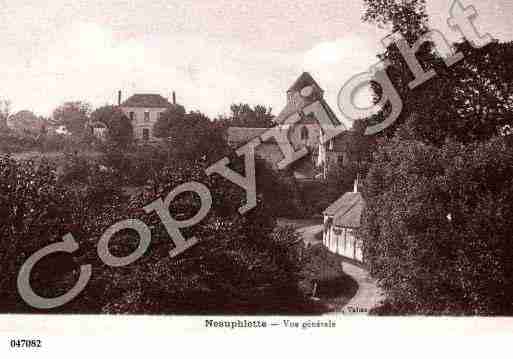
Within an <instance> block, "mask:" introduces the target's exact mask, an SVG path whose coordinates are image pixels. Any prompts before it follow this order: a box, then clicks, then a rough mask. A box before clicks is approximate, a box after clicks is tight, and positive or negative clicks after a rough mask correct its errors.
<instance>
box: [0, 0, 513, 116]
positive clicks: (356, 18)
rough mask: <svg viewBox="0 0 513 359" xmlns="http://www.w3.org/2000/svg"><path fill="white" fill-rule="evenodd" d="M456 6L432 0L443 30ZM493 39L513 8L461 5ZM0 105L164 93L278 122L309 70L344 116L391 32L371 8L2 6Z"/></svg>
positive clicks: (33, 106)
mask: <svg viewBox="0 0 513 359" xmlns="http://www.w3.org/2000/svg"><path fill="white" fill-rule="evenodd" d="M451 3H452V0H450V1H449V0H428V12H429V15H430V22H431V26H432V27H433V28H436V29H439V30H440V31H442V32H443V33H444V34H446V36H447V37H448V38H451V39H456V38H457V35H456V34H455V33H454V32H453V31H452V30H449V29H448V27H447V25H446V21H447V18H448V17H449V8H450V5H451ZM462 3H463V4H464V5H474V6H475V7H476V9H477V11H478V13H479V16H478V18H477V19H476V21H475V24H476V27H477V28H478V29H479V31H480V32H482V33H486V32H488V33H490V34H491V35H492V36H493V37H494V38H497V39H499V40H502V41H509V40H511V39H512V37H513V22H512V21H511V14H512V13H513V2H512V1H511V0H479V1H477V0H473V1H469V0H462ZM0 5H1V7H0V39H1V40H2V41H1V42H0V54H1V55H0V56H1V58H2V61H1V62H0V99H2V100H3V99H8V100H10V101H11V103H12V107H13V110H14V111H17V110H24V109H27V110H31V111H34V112H36V113H37V114H40V115H44V116H47V115H50V114H51V112H52V110H53V109H54V108H55V107H56V106H58V105H59V104H61V103H63V102H64V101H76V100H80V101H86V102H90V103H91V104H92V105H93V107H98V106H102V105H105V104H115V103H116V102H117V91H118V90H121V91H122V94H123V95H122V96H123V99H126V98H128V97H129V96H130V95H132V94H134V93H160V94H162V95H163V96H165V97H169V98H170V97H171V93H172V92H173V91H175V92H176V95H177V101H178V102H179V103H181V104H182V105H184V106H185V107H186V109H187V110H199V111H202V112H204V113H206V114H207V115H209V116H211V117H215V116H217V115H219V114H226V113H229V108H230V104H232V103H238V102H244V103H249V104H253V105H254V104H263V105H267V106H270V107H272V108H273V113H275V114H277V113H278V112H279V111H280V110H281V109H282V107H283V106H284V104H285V101H286V97H285V92H286V90H287V88H288V87H289V86H290V85H291V84H292V82H294V80H295V79H296V78H297V77H298V76H299V75H300V74H301V73H302V72H303V71H309V72H310V73H311V74H312V75H313V77H314V78H315V79H316V80H317V82H318V83H319V84H320V86H321V87H322V88H323V89H324V90H325V96H326V99H327V101H328V103H329V104H330V105H331V106H332V107H333V109H334V110H335V111H336V112H337V113H338V109H337V108H336V98H337V94H338V92H339V90H340V88H341V87H342V86H343V84H344V83H345V82H346V81H347V80H348V79H349V78H350V77H351V76H353V75H355V74H357V73H360V72H363V71H366V70H367V69H368V67H369V66H370V65H372V64H374V63H376V62H377V59H376V54H377V53H379V52H380V51H381V50H382V49H383V48H382V45H381V44H380V40H381V38H382V37H384V36H385V35H386V34H387V32H386V30H384V29H379V28H378V27H376V26H375V25H372V24H366V23H363V22H362V20H361V16H362V13H363V1H362V0H335V1H331V0H317V1H299V0H296V1H290V0H267V1H247V0H245V1H241V0H230V1H229V0H207V1H204V0H194V1H187V0H181V1H169V0H168V1H162V0H153V1H152V0H142V1H141V0H101V1H100V0H87V1H85V0H74V1H61V0H48V1H41V0H16V1H14V0H9V1H7V0H0Z"/></svg>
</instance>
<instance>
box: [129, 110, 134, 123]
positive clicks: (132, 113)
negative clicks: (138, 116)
mask: <svg viewBox="0 0 513 359" xmlns="http://www.w3.org/2000/svg"><path fill="white" fill-rule="evenodd" d="M129 116H130V121H134V120H135V112H134V111H130V114H129Z"/></svg>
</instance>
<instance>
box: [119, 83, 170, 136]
mask: <svg viewBox="0 0 513 359" xmlns="http://www.w3.org/2000/svg"><path fill="white" fill-rule="evenodd" d="M118 102H119V107H120V108H121V110H122V111H123V113H124V114H125V115H126V116H127V117H128V118H129V119H130V123H131V124H132V128H133V131H134V139H136V140H143V141H153V140H156V138H155V137H154V136H153V125H154V124H155V123H156V122H157V120H158V119H159V117H160V116H162V114H163V113H164V112H165V111H166V110H168V109H170V108H172V107H173V106H179V105H177V104H176V96H175V93H174V92H173V103H171V102H169V100H168V99H166V98H165V97H163V96H161V95H159V94H135V95H132V96H130V97H129V98H128V99H127V100H126V101H124V102H123V103H121V91H120V92H119V101H118Z"/></svg>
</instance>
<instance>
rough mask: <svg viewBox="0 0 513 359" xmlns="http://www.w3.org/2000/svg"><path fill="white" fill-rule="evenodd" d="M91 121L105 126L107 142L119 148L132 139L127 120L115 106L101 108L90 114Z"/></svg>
mask: <svg viewBox="0 0 513 359" xmlns="http://www.w3.org/2000/svg"><path fill="white" fill-rule="evenodd" d="M91 120H92V121H95V122H96V121H97V122H102V123H104V124H105V125H106V126H107V130H108V139H109V141H110V142H111V143H112V144H114V145H116V146H120V147H126V146H128V145H129V144H130V143H131V142H132V139H133V127H132V124H131V123H130V120H129V118H128V117H127V116H126V115H125V114H124V113H123V111H121V110H120V109H119V108H118V107H116V106H103V107H100V108H98V109H96V110H95V111H94V112H93V113H92V114H91Z"/></svg>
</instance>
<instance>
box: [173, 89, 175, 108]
mask: <svg viewBox="0 0 513 359" xmlns="http://www.w3.org/2000/svg"><path fill="white" fill-rule="evenodd" d="M173 105H176V94H175V92H174V91H173Z"/></svg>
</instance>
